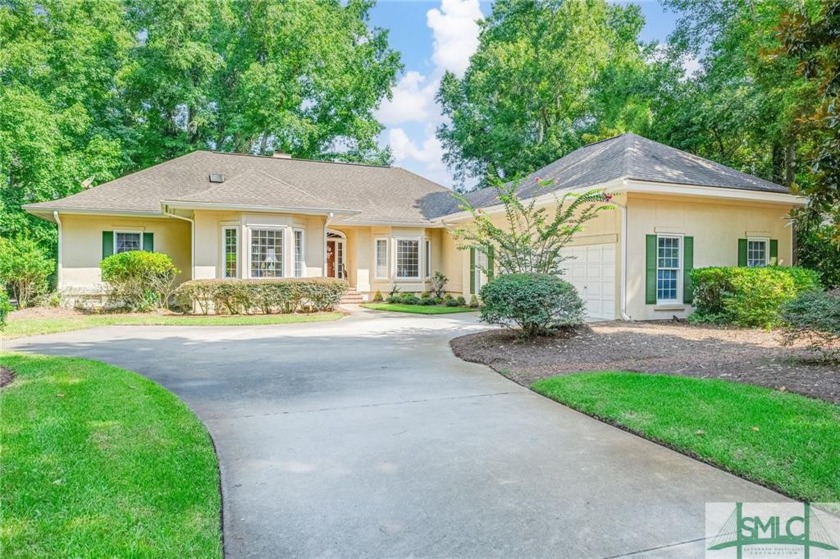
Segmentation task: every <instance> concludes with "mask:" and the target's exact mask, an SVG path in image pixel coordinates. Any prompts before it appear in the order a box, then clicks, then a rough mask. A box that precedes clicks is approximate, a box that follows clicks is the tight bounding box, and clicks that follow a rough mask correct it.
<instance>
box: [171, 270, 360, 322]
mask: <svg viewBox="0 0 840 559" xmlns="http://www.w3.org/2000/svg"><path fill="white" fill-rule="evenodd" d="M347 289H348V284H347V282H346V281H344V280H339V279H334V278H277V279H226V280H222V279H214V280H193V281H188V282H185V283H182V284H181V285H180V286H178V289H177V290H176V291H175V297H176V300H177V301H178V303H179V304H181V305H182V306H184V307H188V308H190V309H193V310H196V309H197V310H198V311H199V312H201V313H202V314H209V313H211V312H215V313H217V314H222V313H224V314H243V313H244V314H252V313H264V314H273V313H293V312H313V311H328V310H332V309H333V308H335V306H336V305H337V304H338V303H339V301H341V297H342V296H343V295H344V294H345V293H346V292H347Z"/></svg>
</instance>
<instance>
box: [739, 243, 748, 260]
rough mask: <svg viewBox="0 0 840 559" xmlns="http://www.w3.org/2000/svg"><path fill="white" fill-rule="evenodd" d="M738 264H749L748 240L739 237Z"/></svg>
mask: <svg viewBox="0 0 840 559" xmlns="http://www.w3.org/2000/svg"><path fill="white" fill-rule="evenodd" d="M738 265H739V266H746V265H747V240H746V239H738Z"/></svg>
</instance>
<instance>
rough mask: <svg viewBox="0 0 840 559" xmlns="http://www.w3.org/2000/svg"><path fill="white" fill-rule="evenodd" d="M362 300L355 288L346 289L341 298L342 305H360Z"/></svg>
mask: <svg viewBox="0 0 840 559" xmlns="http://www.w3.org/2000/svg"><path fill="white" fill-rule="evenodd" d="M364 302H365V299H364V297H362V294H361V293H359V292H358V291H356V290H355V289H350V290H348V291H347V293H345V294H344V296H343V297H342V298H341V304H342V305H361V304H362V303H364Z"/></svg>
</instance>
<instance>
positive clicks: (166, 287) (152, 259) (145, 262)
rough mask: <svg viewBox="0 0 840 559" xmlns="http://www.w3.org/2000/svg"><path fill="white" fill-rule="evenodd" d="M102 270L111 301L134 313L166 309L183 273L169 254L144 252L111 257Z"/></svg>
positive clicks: (101, 267)
mask: <svg viewBox="0 0 840 559" xmlns="http://www.w3.org/2000/svg"><path fill="white" fill-rule="evenodd" d="M99 268H100V270H102V281H104V282H106V283H107V284H108V287H109V297H110V299H111V302H113V303H115V304H118V305H121V306H123V307H125V308H127V309H128V310H133V311H148V310H151V309H153V308H155V307H165V306H166V305H167V303H168V302H169V297H170V296H171V295H172V292H173V290H174V288H173V284H174V282H175V276H177V275H178V273H179V272H180V270H178V268H176V267H175V264H174V263H173V262H172V259H171V258H170V257H169V256H168V255H166V254H163V253H160V252H146V251H142V250H132V251H129V252H121V253H119V254H114V255H111V256H109V257H107V258H105V259H104V260H103V261H102V262H100V263H99Z"/></svg>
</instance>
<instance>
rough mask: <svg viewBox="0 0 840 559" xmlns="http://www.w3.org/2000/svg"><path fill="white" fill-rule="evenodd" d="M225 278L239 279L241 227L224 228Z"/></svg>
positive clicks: (223, 271)
mask: <svg viewBox="0 0 840 559" xmlns="http://www.w3.org/2000/svg"><path fill="white" fill-rule="evenodd" d="M222 253H223V256H224V258H223V260H222V262H223V264H222V265H223V270H222V273H223V277H225V278H237V277H239V227H236V226H232V227H222Z"/></svg>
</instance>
